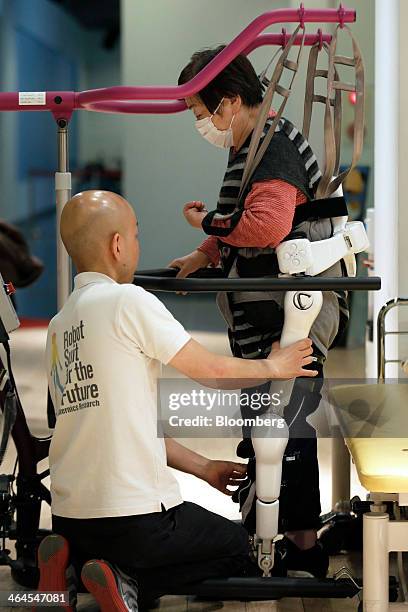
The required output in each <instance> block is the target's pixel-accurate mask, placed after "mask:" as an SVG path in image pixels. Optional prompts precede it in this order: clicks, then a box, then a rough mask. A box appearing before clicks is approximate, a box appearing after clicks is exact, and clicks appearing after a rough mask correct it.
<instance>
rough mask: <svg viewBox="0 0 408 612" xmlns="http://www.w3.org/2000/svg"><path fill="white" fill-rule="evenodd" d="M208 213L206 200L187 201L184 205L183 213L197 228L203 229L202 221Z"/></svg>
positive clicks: (188, 221)
mask: <svg viewBox="0 0 408 612" xmlns="http://www.w3.org/2000/svg"><path fill="white" fill-rule="evenodd" d="M207 213H208V210H207V209H206V207H205V204H204V202H195V201H194V202H187V204H184V207H183V215H184V217H185V219H186V221H187V223H189V224H190V225H191V226H192V227H195V228H197V229H201V223H202V221H203V219H204V217H205V216H206V215H207Z"/></svg>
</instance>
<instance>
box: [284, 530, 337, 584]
mask: <svg viewBox="0 0 408 612" xmlns="http://www.w3.org/2000/svg"><path fill="white" fill-rule="evenodd" d="M275 549H276V550H277V551H279V554H280V563H281V564H284V565H285V567H286V569H287V571H288V572H290V571H296V572H306V573H308V574H311V575H312V576H314V577H315V578H326V576H327V571H328V569H329V555H328V554H327V553H326V552H325V551H324V550H323V547H322V545H321V544H320V542H319V541H318V542H316V544H315V546H313V547H312V548H308V549H307V550H301V549H300V548H298V547H297V546H296V544H294V543H293V542H292V541H291V540H289V538H286V537H284V538H282V539H281V540H278V541H277V542H276V544H275Z"/></svg>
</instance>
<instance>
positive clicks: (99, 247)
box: [60, 191, 138, 282]
mask: <svg viewBox="0 0 408 612" xmlns="http://www.w3.org/2000/svg"><path fill="white" fill-rule="evenodd" d="M60 231H61V238H62V241H63V243H64V245H65V248H66V249H67V251H68V253H69V255H70V256H71V257H72V260H73V262H74V264H75V267H76V268H77V270H78V272H85V271H99V272H104V273H106V274H109V275H110V276H113V278H115V277H116V276H117V278H115V279H116V280H119V281H122V282H123V278H124V276H123V274H125V275H126V271H125V270H124V268H125V267H126V266H127V265H130V266H131V265H132V261H131V259H132V253H131V252H130V251H131V250H132V244H131V240H132V237H133V239H135V237H136V233H137V221H136V215H135V213H134V210H133V208H132V207H131V205H130V204H129V203H128V202H127V201H126V200H125V199H124V198H122V196H120V195H118V194H116V193H112V192H111V191H83V192H81V193H78V194H77V195H75V196H74V197H73V198H72V199H71V200H69V202H67V204H66V205H65V207H64V209H63V211H62V215H61V224H60ZM136 242H137V241H136ZM133 246H134V245H133ZM137 256H138V253H137ZM136 265H137V261H136V264H135V268H136ZM135 268H134V269H133V270H132V271H131V273H132V274H133V272H134V271H135ZM113 271H115V272H117V273H118V275H116V274H115V275H113V274H112V272H113ZM127 276H129V280H130V278H131V276H130V274H129V271H127Z"/></svg>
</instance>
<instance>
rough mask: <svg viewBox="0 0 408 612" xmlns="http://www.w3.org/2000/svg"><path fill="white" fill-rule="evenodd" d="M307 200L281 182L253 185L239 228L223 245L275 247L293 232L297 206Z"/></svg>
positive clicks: (224, 238) (298, 191)
mask: <svg viewBox="0 0 408 612" xmlns="http://www.w3.org/2000/svg"><path fill="white" fill-rule="evenodd" d="M306 200H307V198H306V196H305V195H304V194H303V193H302V192H301V191H300V190H298V189H297V188H296V187H294V186H293V185H291V184H290V183H287V182H286V181H282V180H280V179H273V180H271V181H262V182H258V183H254V184H253V186H252V189H251V191H250V192H249V194H248V195H247V197H246V199H245V202H244V212H243V213H242V216H241V218H240V220H239V223H238V225H237V226H236V227H235V229H234V230H233V231H232V232H231V233H230V234H229V235H228V236H223V237H222V242H225V243H226V244H231V245H232V246H237V247H258V248H264V247H267V246H271V247H276V246H278V244H280V243H281V242H282V240H283V239H284V238H285V237H286V236H287V235H288V234H289V232H290V230H291V228H292V221H293V217H294V214H295V207H296V205H297V204H301V203H304V202H305V201H306ZM208 240H211V238H209V239H208ZM206 242H207V240H206V241H205V243H206ZM205 243H204V244H205Z"/></svg>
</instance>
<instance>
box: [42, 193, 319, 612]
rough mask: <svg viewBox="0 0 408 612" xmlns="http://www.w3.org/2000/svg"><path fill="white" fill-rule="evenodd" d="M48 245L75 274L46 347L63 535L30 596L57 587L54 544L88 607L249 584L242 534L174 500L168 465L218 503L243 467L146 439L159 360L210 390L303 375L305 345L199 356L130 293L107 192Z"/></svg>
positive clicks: (149, 301) (155, 303) (78, 210)
mask: <svg viewBox="0 0 408 612" xmlns="http://www.w3.org/2000/svg"><path fill="white" fill-rule="evenodd" d="M61 237H62V240H63V242H64V245H65V247H66V249H67V251H68V253H69V255H70V256H71V257H72V259H73V261H74V264H75V267H76V270H77V272H78V274H77V276H76V277H75V287H74V291H73V292H72V294H71V295H70V297H69V298H68V300H67V302H66V304H65V305H64V307H63V308H62V310H61V311H60V312H59V313H58V314H57V315H56V316H55V317H54V318H53V320H52V321H51V323H50V326H49V330H48V338H47V371H48V383H49V391H50V395H51V399H52V402H53V405H54V409H55V414H56V424H55V432H54V435H53V438H52V442H51V448H50V457H49V459H50V472H51V494H52V515H53V516H52V525H53V531H54V533H55V534H59V536H63V537H59V536H50V538H46V540H45V541H44V542H43V544H42V545H41V547H40V550H39V563H40V571H41V581H40V590H43V589H44V588H46V587H47V584H45V583H44V581H46V580H48V579H50V578H52V579H53V580H54V584H56V583H58V585H59V586H60V588H61V587H62V586H64V584H65V582H64V580H65V570H66V566H67V564H68V543H69V547H70V551H71V558H72V559H74V560H76V564H77V566H78V567H80V566H82V564H85V565H84V567H83V570H82V579H83V582H84V584H85V585H86V587H87V588H88V589H89V590H90V591H91V592H92V593H93V594H94V595H95V596H96V598H97V600H98V601H99V603H100V605H101V609H102V610H109V611H113V610H119V611H124V612H125V611H126V610H132V611H134V610H137V609H138V595H137V592H138V590H139V600H140V599H141V597H140V595H142V596H143V598H145V597H146V598H152V597H157V596H160V595H163V594H165V593H166V591H167V589H169V588H170V587H171V588H172V589H174V587H176V586H182V585H185V584H187V583H188V584H190V583H195V582H198V581H201V580H204V579H207V578H214V577H217V578H220V577H227V576H239V575H241V576H242V575H250V574H252V575H254V574H256V573H257V568H256V565H255V563H254V562H253V561H252V560H251V559H250V556H249V543H248V534H247V532H246V531H245V529H244V528H243V527H241V526H240V525H237V524H235V523H233V522H231V521H229V520H227V519H225V518H223V517H221V516H219V515H217V514H213V513H212V512H209V511H208V510H205V509H204V508H201V507H200V506H197V505H196V504H193V503H190V502H183V500H182V498H181V495H180V490H179V487H178V483H177V481H176V479H175V477H174V476H173V474H172V471H171V469H170V468H176V469H178V470H181V471H183V472H187V473H189V474H193V475H195V476H197V477H198V478H201V479H202V480H205V481H206V482H208V483H209V484H210V485H212V486H213V487H215V488H216V489H218V490H220V491H222V492H223V493H226V494H228V493H230V491H229V489H228V488H227V487H228V486H231V485H232V486H234V485H236V484H237V483H238V482H239V481H240V479H241V478H243V477H244V475H245V466H244V465H241V464H237V463H233V462H229V461H213V460H209V459H206V458H204V457H202V456H201V455H199V454H197V453H195V452H193V451H191V450H188V449H187V448H185V447H183V446H181V445H180V444H178V443H177V442H176V441H175V440H173V439H170V438H165V439H163V438H160V437H158V436H157V406H156V401H157V395H156V386H157V379H158V377H159V374H160V371H159V367H160V362H161V363H163V364H170V365H171V366H173V367H174V368H176V369H177V370H178V371H180V372H181V373H182V374H184V375H185V376H187V377H189V378H191V379H193V380H207V381H208V380H214V381H215V380H216V381H217V388H223V380H222V379H226V380H225V381H224V382H225V385H226V387H227V382H228V380H227V379H230V381H231V379H256V383H258V384H259V379H264V380H267V379H271V378H293V377H295V376H314V375H315V372H314V371H311V370H310V369H309V370H307V369H306V370H305V369H304V367H305V366H307V365H309V364H310V363H311V362H312V357H311V353H312V349H311V342H310V341H309V340H308V339H305V340H302V341H301V342H298V343H296V344H295V345H293V346H292V347H289V348H287V349H280V348H279V346H277V347H276V349H275V350H273V351H272V353H271V355H270V357H269V358H268V359H261V360H254V361H250V360H243V359H236V358H233V357H224V356H220V355H216V354H214V353H211V352H209V351H207V350H206V349H205V348H204V347H203V346H201V345H200V344H199V343H198V342H196V341H195V340H193V339H192V338H191V337H190V335H189V334H188V333H187V332H186V331H185V329H184V328H183V326H182V325H181V324H180V323H178V322H177V321H176V320H175V319H174V318H173V316H172V315H171V314H170V312H169V311H168V310H167V309H166V308H165V306H164V305H163V304H162V303H161V302H160V300H159V299H158V298H157V297H155V296H154V295H152V294H151V293H148V292H147V291H145V290H144V289H142V288H141V287H138V286H135V285H134V284H131V283H132V281H133V276H134V272H135V270H136V268H137V263H138V259H139V243H138V225H137V220H136V216H135V213H134V211H133V208H132V207H131V206H130V205H129V204H128V202H126V200H124V199H123V198H122V197H120V196H119V195H116V194H113V193H110V192H103V191H87V192H83V193H79V194H78V195H76V196H75V197H74V198H72V199H71V200H70V201H69V202H68V203H67V205H66V206H65V208H64V210H63V213H62V217H61ZM256 383H255V380H254V384H256ZM214 386H215V383H214ZM64 538H65V539H66V540H65V539H64ZM47 540H48V544H47ZM66 541H67V542H68V543H67V542H66ZM90 559H97V561H89V560H90ZM86 562H87V563H86ZM48 586H49V585H48ZM139 605H140V603H139Z"/></svg>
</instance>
